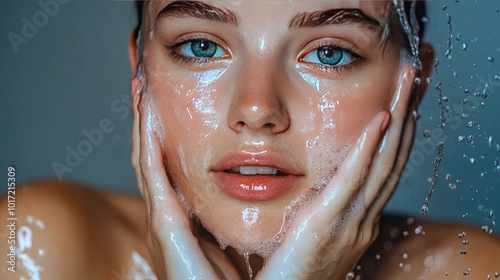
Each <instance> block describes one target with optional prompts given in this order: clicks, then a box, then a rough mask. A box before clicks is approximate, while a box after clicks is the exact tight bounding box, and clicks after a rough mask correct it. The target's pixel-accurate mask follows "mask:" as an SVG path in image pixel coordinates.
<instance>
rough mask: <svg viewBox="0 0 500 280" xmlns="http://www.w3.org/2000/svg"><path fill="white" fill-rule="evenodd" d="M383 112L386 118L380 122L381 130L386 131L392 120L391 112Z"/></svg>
mask: <svg viewBox="0 0 500 280" xmlns="http://www.w3.org/2000/svg"><path fill="white" fill-rule="evenodd" d="M383 114H384V119H383V120H382V123H381V124H380V132H382V131H384V130H385V129H386V128H387V126H388V125H389V121H390V120H391V114H389V113H388V112H383Z"/></svg>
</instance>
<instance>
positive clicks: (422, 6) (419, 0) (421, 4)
mask: <svg viewBox="0 0 500 280" xmlns="http://www.w3.org/2000/svg"><path fill="white" fill-rule="evenodd" d="M146 1H147V0H136V1H135V5H136V8H137V19H138V24H137V27H136V28H135V31H134V35H135V39H136V40H137V39H139V31H140V30H141V24H142V19H143V9H144V3H145V2H146ZM415 1H416V6H415V15H416V18H417V22H418V25H419V27H420V29H419V33H418V35H419V37H420V39H421V40H420V41H422V37H423V36H424V31H425V22H426V16H427V12H426V3H425V2H426V1H425V0H415ZM412 2H413V1H404V5H405V13H406V16H407V17H408V18H410V10H411V5H412ZM407 40H408V38H407ZM406 45H407V46H408V45H409V43H408V42H406Z"/></svg>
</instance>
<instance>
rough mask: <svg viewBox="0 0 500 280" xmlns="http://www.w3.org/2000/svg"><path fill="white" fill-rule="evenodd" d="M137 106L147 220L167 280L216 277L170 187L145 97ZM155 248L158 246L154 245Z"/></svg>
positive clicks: (152, 115)
mask: <svg viewBox="0 0 500 280" xmlns="http://www.w3.org/2000/svg"><path fill="white" fill-rule="evenodd" d="M139 108H140V120H139V126H140V159H139V160H140V167H141V171H142V177H143V178H144V182H145V190H146V192H145V193H146V194H147V195H148V197H146V198H145V199H149V200H150V210H149V211H150V223H151V226H152V229H153V232H152V233H153V235H154V238H155V239H156V243H157V244H158V245H159V246H160V247H161V248H160V250H161V251H162V254H163V257H164V262H165V264H164V266H165V270H166V272H165V275H167V277H168V279H217V278H218V277H219V275H218V274H217V272H216V271H215V270H214V268H213V267H212V265H211V264H210V262H209V261H208V259H207V258H206V257H205V254H204V253H203V250H202V249H201V247H200V245H199V243H198V240H197V238H196V237H195V236H194V235H193V233H192V231H191V226H190V221H189V218H188V216H187V214H186V211H185V210H184V208H183V207H182V205H181V203H180V201H179V199H178V198H177V195H176V194H175V192H174V190H173V188H172V187H171V185H170V183H169V180H168V177H167V175H166V169H165V166H164V164H163V157H162V149H161V145H160V141H159V139H158V137H157V135H158V133H157V132H156V131H155V122H156V121H157V120H156V119H155V118H156V117H155V114H154V111H153V107H152V104H151V101H150V100H149V99H148V96H145V97H143V99H142V100H141V102H140V104H139ZM157 249H158V248H157Z"/></svg>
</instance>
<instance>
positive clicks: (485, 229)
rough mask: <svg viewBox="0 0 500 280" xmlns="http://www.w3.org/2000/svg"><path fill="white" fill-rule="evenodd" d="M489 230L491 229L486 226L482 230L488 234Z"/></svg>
mask: <svg viewBox="0 0 500 280" xmlns="http://www.w3.org/2000/svg"><path fill="white" fill-rule="evenodd" d="M489 229H490V228H489V227H488V226H487V225H484V226H482V227H481V230H482V231H483V232H488V230H489Z"/></svg>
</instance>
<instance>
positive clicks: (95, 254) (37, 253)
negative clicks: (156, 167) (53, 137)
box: [0, 181, 148, 279]
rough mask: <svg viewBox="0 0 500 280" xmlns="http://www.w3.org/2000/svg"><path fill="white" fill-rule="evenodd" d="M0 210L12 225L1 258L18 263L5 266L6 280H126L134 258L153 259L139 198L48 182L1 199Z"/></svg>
mask: <svg viewBox="0 0 500 280" xmlns="http://www.w3.org/2000/svg"><path fill="white" fill-rule="evenodd" d="M9 201H10V202H11V205H10V206H13V204H12V201H14V202H15V210H14V214H13V215H12V216H9V215H10V214H9V212H8V211H7V209H8V207H9V205H8V204H9ZM0 207H1V208H0V209H4V210H5V211H0V219H1V220H2V221H8V223H10V224H11V227H10V228H7V231H6V233H4V237H6V238H3V239H1V241H0V242H1V243H0V244H1V246H0V255H1V256H5V258H6V261H11V260H14V261H13V262H11V263H10V264H9V263H8V265H7V266H4V265H2V266H1V267H2V268H1V271H0V275H2V277H0V278H2V279H20V277H21V276H23V277H25V278H26V279H121V278H122V276H123V273H124V271H127V268H128V265H129V262H130V259H131V254H133V253H136V254H138V255H139V256H143V258H145V259H146V260H147V259H148V257H147V250H146V247H145V244H144V240H145V238H144V236H145V214H144V213H145V212H144V205H143V204H142V201H141V200H140V199H139V198H136V197H133V196H128V195H121V194H115V193H111V192H101V191H96V190H94V189H91V188H88V187H83V186H81V185H78V184H71V183H58V182H53V181H45V182H36V183H31V184H27V185H25V186H22V187H19V188H17V189H16V193H15V195H14V196H12V193H11V196H10V197H9V196H8V195H7V194H6V195H4V196H2V197H1V199H0ZM12 217H15V218H17V219H11V220H8V218H12ZM11 236H13V237H11ZM13 252H14V253H13ZM9 254H10V256H9ZM3 263H5V262H4V261H3ZM9 268H10V269H9ZM12 270H15V272H12ZM123 278H125V277H123Z"/></svg>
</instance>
